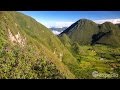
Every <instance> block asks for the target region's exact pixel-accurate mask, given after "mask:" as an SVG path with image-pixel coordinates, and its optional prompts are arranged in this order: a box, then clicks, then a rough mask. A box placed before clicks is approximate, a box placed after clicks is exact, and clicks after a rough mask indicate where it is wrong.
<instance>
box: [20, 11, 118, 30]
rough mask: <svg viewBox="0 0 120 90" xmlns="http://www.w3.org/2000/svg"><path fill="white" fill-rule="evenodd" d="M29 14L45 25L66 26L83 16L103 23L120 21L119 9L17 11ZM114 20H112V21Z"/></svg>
mask: <svg viewBox="0 0 120 90" xmlns="http://www.w3.org/2000/svg"><path fill="white" fill-rule="evenodd" d="M19 12H22V13H24V14H26V15H29V16H31V17H33V18H34V19H36V20H37V21H38V22H40V23H42V24H43V25H45V26H46V27H48V28H50V27H59V28H60V27H68V26H70V25H71V24H73V23H74V22H76V21H77V20H79V19H82V18H85V19H90V20H93V21H95V22H96V23H103V22H105V21H111V22H114V23H116V21H118V20H119V21H120V11H19ZM113 20H114V21H113Z"/></svg>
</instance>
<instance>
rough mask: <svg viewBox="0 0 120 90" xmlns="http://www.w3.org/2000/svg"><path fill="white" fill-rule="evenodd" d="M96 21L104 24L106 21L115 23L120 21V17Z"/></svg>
mask: <svg viewBox="0 0 120 90" xmlns="http://www.w3.org/2000/svg"><path fill="white" fill-rule="evenodd" d="M94 22H96V23H98V24H102V23H104V22H112V23H113V24H117V23H120V19H104V20H94Z"/></svg>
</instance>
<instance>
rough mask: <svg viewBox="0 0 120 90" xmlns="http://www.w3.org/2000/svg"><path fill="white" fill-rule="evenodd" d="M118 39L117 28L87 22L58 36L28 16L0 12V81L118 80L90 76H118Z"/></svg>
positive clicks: (119, 67)
mask: <svg viewBox="0 0 120 90" xmlns="http://www.w3.org/2000/svg"><path fill="white" fill-rule="evenodd" d="M119 37H120V35H119V27H118V26H117V25H116V26H114V25H113V24H111V23H104V24H102V25H97V24H95V23H94V22H92V21H90V20H86V19H83V20H79V21H77V22H76V23H74V24H73V25H72V26H71V27H69V28H68V29H66V30H65V31H64V32H63V33H61V34H60V35H58V37H57V36H55V35H54V34H53V33H52V32H51V31H50V30H49V29H48V28H46V27H45V26H43V25H42V24H40V23H38V22H37V21H36V20H34V19H33V18H31V17H29V16H26V15H24V14H22V13H19V12H8V11H7V12H0V78H1V79H83V78H85V79H88V78H90V79H94V78H95V79H99V78H120V76H118V77H94V76H93V75H92V73H93V72H94V71H97V72H99V73H104V74H112V73H116V74H120V72H119V71H120V47H119V40H120V39H119ZM91 44H92V45H91Z"/></svg>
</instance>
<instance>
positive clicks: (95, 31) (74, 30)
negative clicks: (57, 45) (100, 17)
mask: <svg viewBox="0 0 120 90" xmlns="http://www.w3.org/2000/svg"><path fill="white" fill-rule="evenodd" d="M64 33H65V34H66V35H67V36H68V37H69V38H70V39H71V40H72V41H73V42H77V43H79V44H80V45H91V44H92V45H93V44H96V43H100V44H107V45H110V46H120V41H119V40H120V28H119V25H114V24H112V23H110V22H106V23H103V24H96V23H94V22H93V21H91V20H87V19H80V20H78V21H77V22H75V23H74V24H73V25H71V26H70V27H69V28H67V29H66V30H65V31H63V32H62V33H61V34H60V35H59V36H61V35H62V34H64Z"/></svg>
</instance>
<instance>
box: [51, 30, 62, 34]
mask: <svg viewBox="0 0 120 90" xmlns="http://www.w3.org/2000/svg"><path fill="white" fill-rule="evenodd" d="M52 32H53V33H54V34H55V35H58V34H60V33H61V32H58V31H55V30H52Z"/></svg>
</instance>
